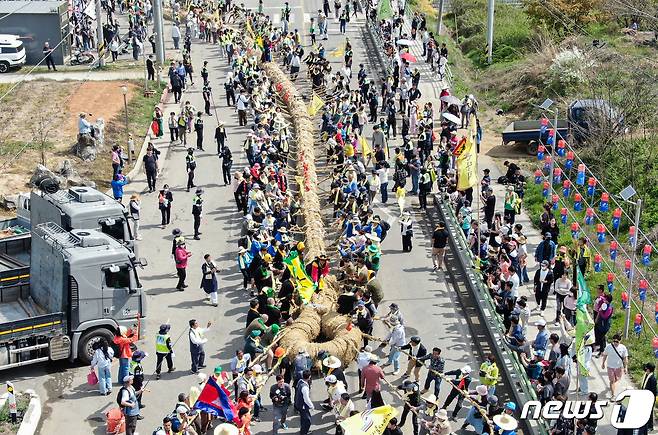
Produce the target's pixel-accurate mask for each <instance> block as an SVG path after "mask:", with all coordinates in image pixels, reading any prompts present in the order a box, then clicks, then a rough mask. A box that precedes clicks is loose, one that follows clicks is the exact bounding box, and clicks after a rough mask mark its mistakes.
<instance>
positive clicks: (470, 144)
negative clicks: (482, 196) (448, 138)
mask: <svg viewBox="0 0 658 435" xmlns="http://www.w3.org/2000/svg"><path fill="white" fill-rule="evenodd" d="M476 132H477V130H476V126H475V115H473V114H471V119H470V121H469V128H468V132H467V135H466V144H465V145H464V149H463V151H462V153H461V154H460V155H459V157H457V189H458V190H466V189H468V188H471V187H473V186H475V185H477V183H478V170H477V161H478V157H477V154H476V149H475V140H476V138H475V136H476V134H477V133H476Z"/></svg>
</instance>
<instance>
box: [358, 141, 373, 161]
mask: <svg viewBox="0 0 658 435" xmlns="http://www.w3.org/2000/svg"><path fill="white" fill-rule="evenodd" d="M359 145H361V152H362V153H363V158H366V157H368V156H370V155H372V148H370V145H368V141H367V140H366V138H365V136H359Z"/></svg>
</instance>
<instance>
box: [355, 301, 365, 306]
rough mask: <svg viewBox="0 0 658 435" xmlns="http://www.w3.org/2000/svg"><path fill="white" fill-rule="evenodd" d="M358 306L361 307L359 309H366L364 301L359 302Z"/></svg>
mask: <svg viewBox="0 0 658 435" xmlns="http://www.w3.org/2000/svg"><path fill="white" fill-rule="evenodd" d="M356 305H357V306H359V307H365V306H366V303H365V302H363V301H359V302H357V303H356Z"/></svg>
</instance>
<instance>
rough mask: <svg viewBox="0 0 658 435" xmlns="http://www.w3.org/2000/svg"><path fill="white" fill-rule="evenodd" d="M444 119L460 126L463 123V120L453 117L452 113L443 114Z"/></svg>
mask: <svg viewBox="0 0 658 435" xmlns="http://www.w3.org/2000/svg"><path fill="white" fill-rule="evenodd" d="M443 117H444V118H445V119H447V120H448V121H450V122H453V123H455V124H459V123H460V122H461V120H460V119H459V118H457V117H456V116H455V115H453V114H452V113H448V112H445V113H444V114H443Z"/></svg>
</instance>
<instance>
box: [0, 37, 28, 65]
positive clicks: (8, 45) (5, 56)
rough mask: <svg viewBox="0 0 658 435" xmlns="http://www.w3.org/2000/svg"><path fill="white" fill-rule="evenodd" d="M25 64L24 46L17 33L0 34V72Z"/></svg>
mask: <svg viewBox="0 0 658 435" xmlns="http://www.w3.org/2000/svg"><path fill="white" fill-rule="evenodd" d="M23 65H25V47H24V46H23V41H21V40H20V37H19V36H18V35H7V34H0V73H6V72H8V71H9V69H10V68H14V67H21V66H23Z"/></svg>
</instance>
